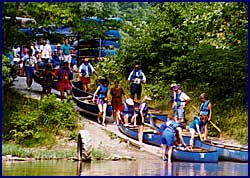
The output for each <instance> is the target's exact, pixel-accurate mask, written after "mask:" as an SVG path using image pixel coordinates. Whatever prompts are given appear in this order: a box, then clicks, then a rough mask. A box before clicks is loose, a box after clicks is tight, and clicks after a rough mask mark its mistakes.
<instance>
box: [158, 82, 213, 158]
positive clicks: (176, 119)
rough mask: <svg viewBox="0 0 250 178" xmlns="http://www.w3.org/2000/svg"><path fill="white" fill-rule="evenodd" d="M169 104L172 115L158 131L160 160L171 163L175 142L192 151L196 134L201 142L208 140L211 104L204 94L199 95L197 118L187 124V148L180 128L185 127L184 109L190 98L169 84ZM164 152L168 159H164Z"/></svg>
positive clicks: (178, 88)
mask: <svg viewBox="0 0 250 178" xmlns="http://www.w3.org/2000/svg"><path fill="white" fill-rule="evenodd" d="M171 90H172V93H171V102H172V108H173V113H174V114H173V115H171V116H169V118H168V121H166V122H164V123H163V124H162V125H161V127H160V129H161V132H160V134H161V135H162V137H161V138H162V140H161V146H162V159H163V160H168V162H171V156H172V150H173V146H174V145H176V144H175V141H177V145H178V141H180V142H181V145H183V146H184V148H186V149H188V150H192V148H193V145H194V137H195V134H196V133H197V134H198V136H199V138H200V140H201V141H205V140H207V138H208V124H207V123H208V122H209V121H211V119H212V103H211V102H210V101H209V99H208V97H207V95H206V93H202V94H201V95H200V99H201V106H200V110H199V113H198V116H195V117H194V119H193V120H192V121H191V123H190V124H189V132H190V134H191V138H190V142H189V147H187V145H186V143H184V141H183V138H182V128H183V126H185V122H186V120H185V108H186V105H187V104H188V103H189V101H190V98H189V97H188V96H187V94H185V93H184V92H183V91H181V89H180V87H179V86H178V85H176V84H171ZM166 148H168V149H166ZM166 151H167V154H168V157H166Z"/></svg>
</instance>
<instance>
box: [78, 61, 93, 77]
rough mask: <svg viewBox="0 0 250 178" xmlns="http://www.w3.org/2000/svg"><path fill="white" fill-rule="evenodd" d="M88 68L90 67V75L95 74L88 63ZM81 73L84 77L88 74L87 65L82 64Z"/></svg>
mask: <svg viewBox="0 0 250 178" xmlns="http://www.w3.org/2000/svg"><path fill="white" fill-rule="evenodd" d="M87 66H88V73H89V75H91V74H92V73H93V72H92V70H91V67H90V64H89V63H88V65H87ZM81 73H82V76H85V75H86V74H87V72H86V65H85V64H82V69H81Z"/></svg>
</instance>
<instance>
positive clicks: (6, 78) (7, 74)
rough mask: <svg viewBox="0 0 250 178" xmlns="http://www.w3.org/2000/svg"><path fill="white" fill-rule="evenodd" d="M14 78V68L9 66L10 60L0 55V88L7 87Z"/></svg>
mask: <svg viewBox="0 0 250 178" xmlns="http://www.w3.org/2000/svg"><path fill="white" fill-rule="evenodd" d="M14 77H15V68H14V67H13V65H11V62H10V60H9V59H8V58H7V57H6V56H4V55H2V87H4V86H3V85H6V86H9V85H10V84H11V81H13V79H14Z"/></svg>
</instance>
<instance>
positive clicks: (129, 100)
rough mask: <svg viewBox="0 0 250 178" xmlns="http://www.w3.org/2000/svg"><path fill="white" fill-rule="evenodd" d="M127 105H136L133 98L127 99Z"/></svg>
mask: <svg viewBox="0 0 250 178" xmlns="http://www.w3.org/2000/svg"><path fill="white" fill-rule="evenodd" d="M126 103H127V104H128V105H132V106H133V105H134V101H133V100H132V99H131V98H128V99H126Z"/></svg>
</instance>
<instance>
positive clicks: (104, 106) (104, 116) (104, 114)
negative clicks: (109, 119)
mask: <svg viewBox="0 0 250 178" xmlns="http://www.w3.org/2000/svg"><path fill="white" fill-rule="evenodd" d="M106 109H107V103H104V104H103V117H102V125H105V120H106Z"/></svg>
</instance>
